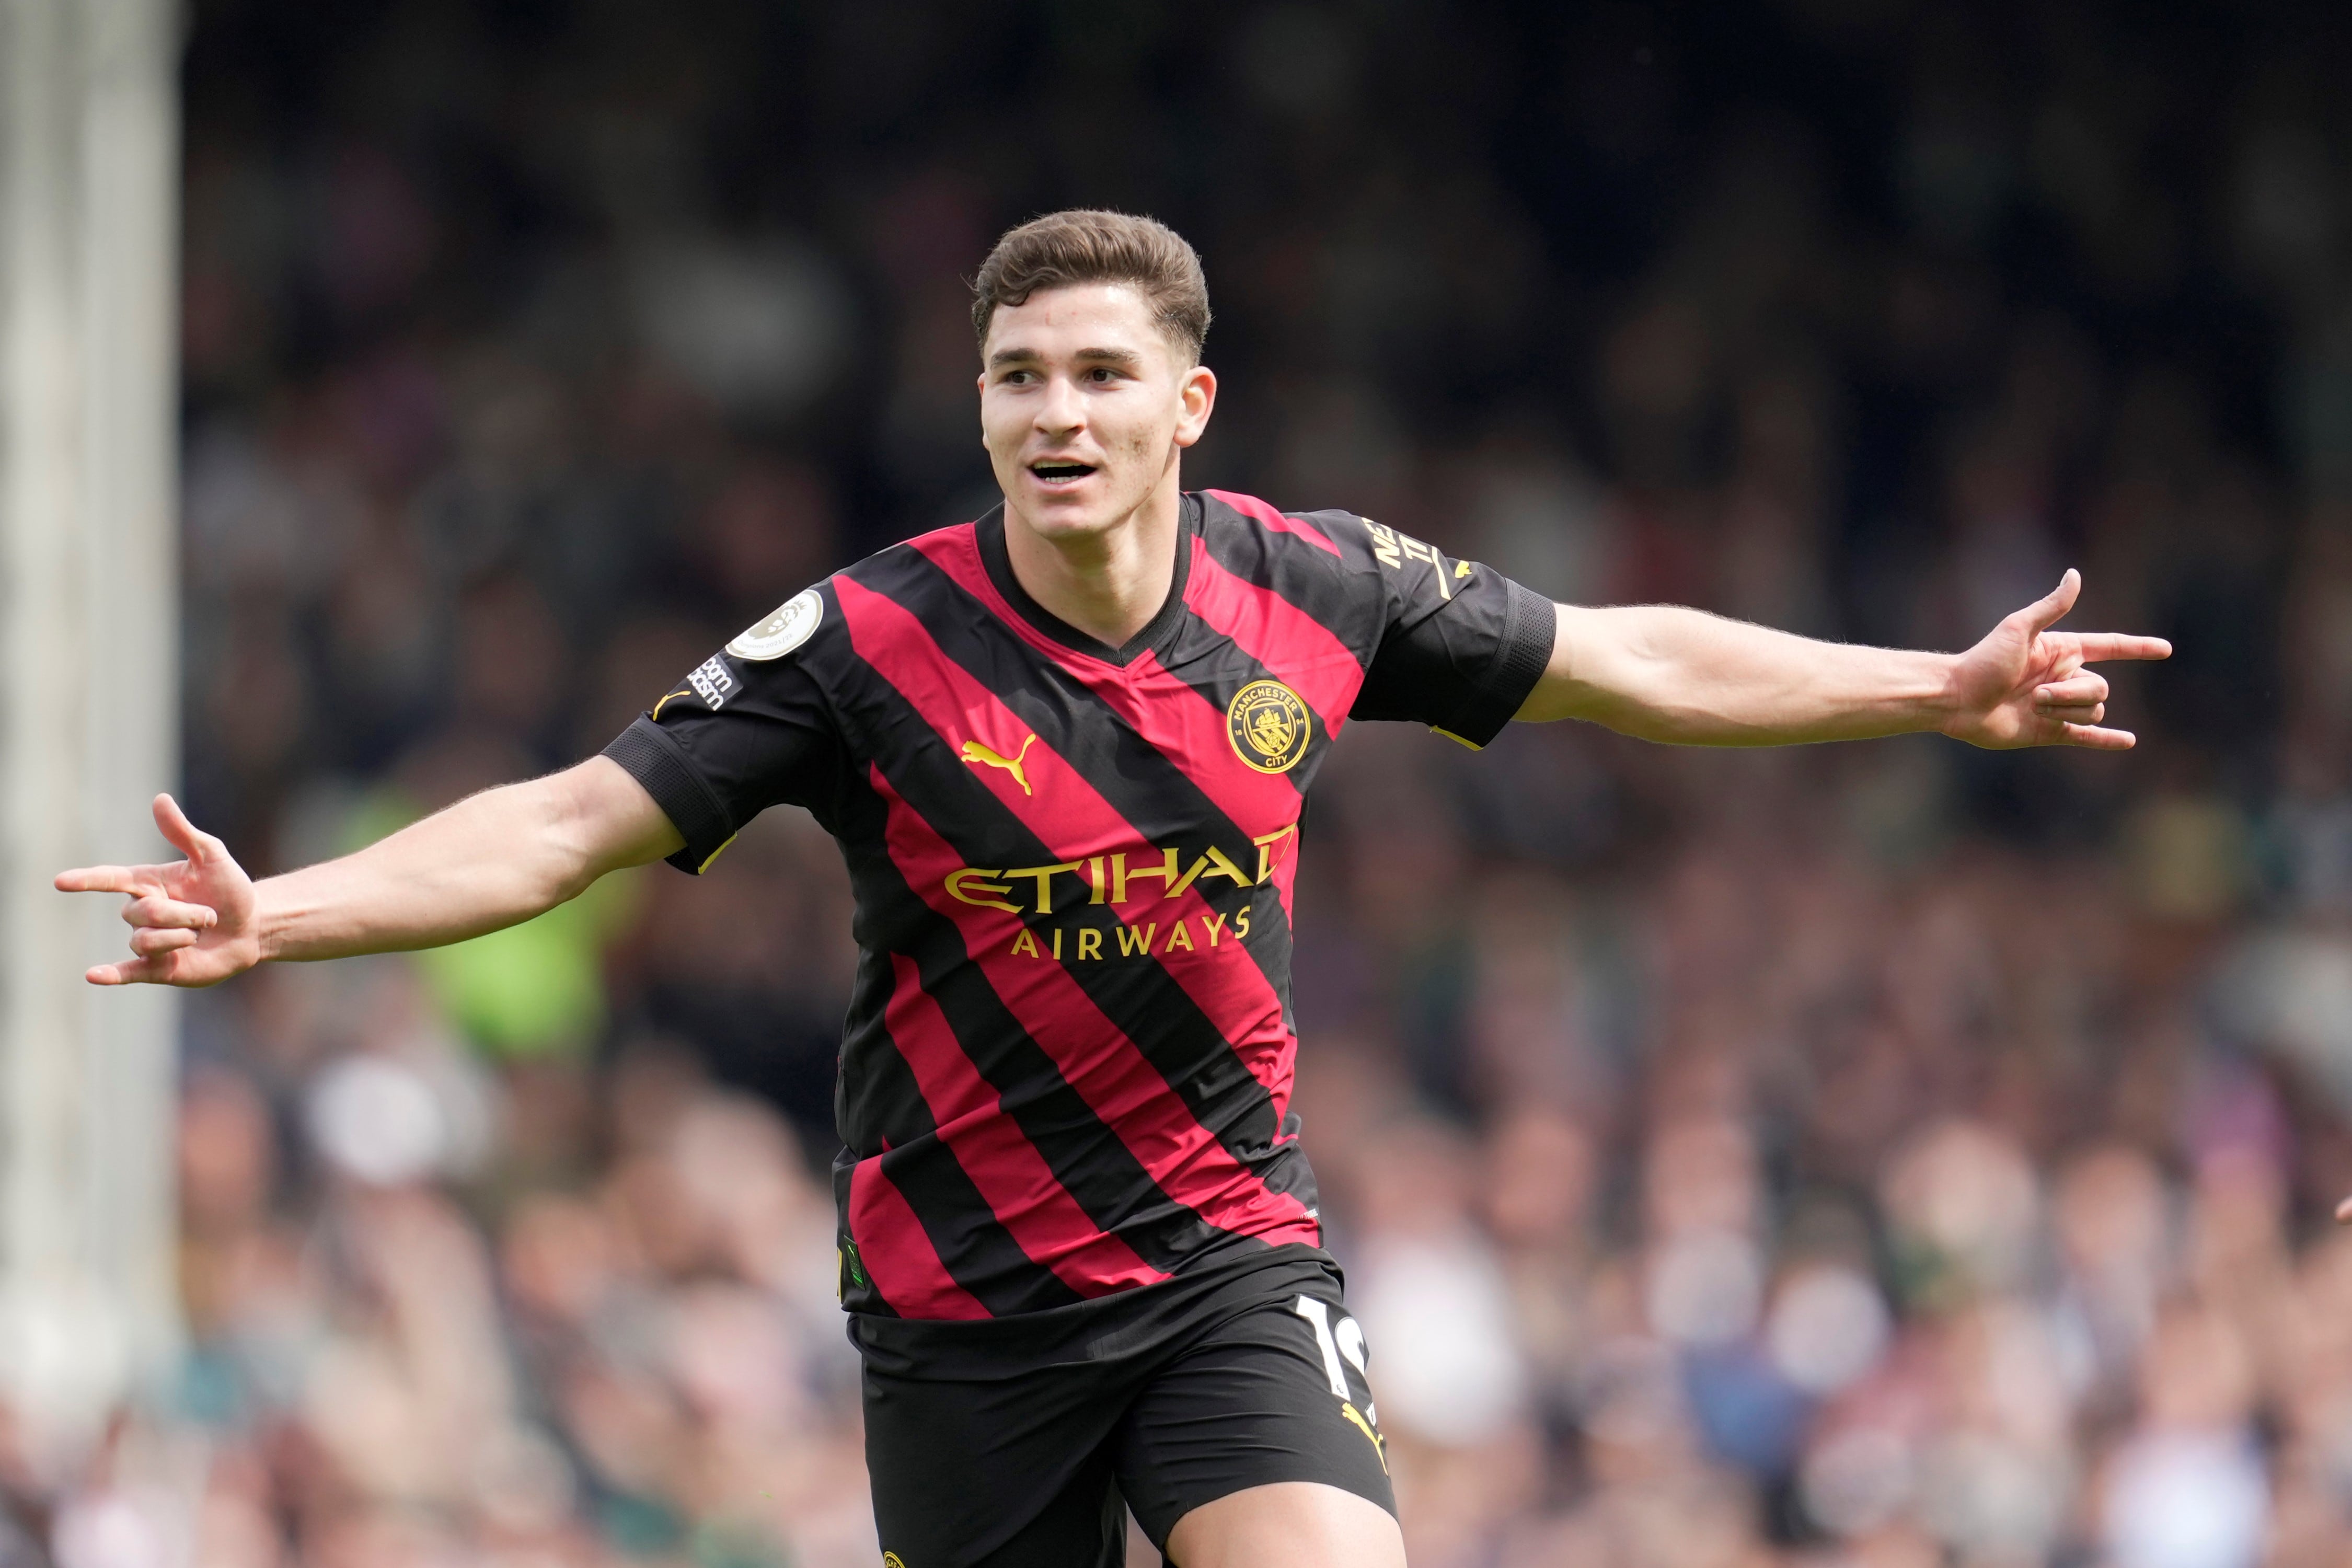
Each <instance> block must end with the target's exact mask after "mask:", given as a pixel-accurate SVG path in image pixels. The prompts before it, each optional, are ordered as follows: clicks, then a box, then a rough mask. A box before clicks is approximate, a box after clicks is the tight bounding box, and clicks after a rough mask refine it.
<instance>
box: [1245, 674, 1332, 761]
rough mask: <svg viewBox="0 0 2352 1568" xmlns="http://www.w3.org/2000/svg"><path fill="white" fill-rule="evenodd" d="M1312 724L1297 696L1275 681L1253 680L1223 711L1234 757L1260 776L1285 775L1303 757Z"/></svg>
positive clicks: (1311, 732) (1313, 725)
mask: <svg viewBox="0 0 2352 1568" xmlns="http://www.w3.org/2000/svg"><path fill="white" fill-rule="evenodd" d="M1314 732H1315V721H1314V720H1313V719H1312V718H1311V717H1309V716H1308V714H1307V704H1306V703H1304V702H1301V701H1300V700H1298V693H1297V692H1296V691H1293V690H1292V689H1290V688H1288V687H1287V686H1285V685H1284V684H1283V683H1282V682H1280V681H1279V680H1253V681H1251V682H1250V683H1249V684H1248V685H1247V686H1244V687H1243V688H1242V689H1240V690H1239V691H1236V692H1234V700H1233V701H1232V702H1230V703H1228V704H1227V705H1226V707H1225V734H1226V736H1227V738H1229V739H1230V740H1231V741H1232V742H1233V743H1234V755H1235V756H1237V757H1239V758H1240V759H1241V760H1242V761H1244V762H1245V763H1248V764H1249V765H1250V766H1252V767H1254V768H1255V769H1256V770H1257V771H1258V772H1260V773H1288V772H1289V771H1290V770H1291V769H1293V768H1295V767H1297V765H1298V759H1299V758H1301V757H1303V756H1305V755H1306V754H1307V741H1308V740H1309V739H1310V738H1311V737H1312V736H1313V734H1314Z"/></svg>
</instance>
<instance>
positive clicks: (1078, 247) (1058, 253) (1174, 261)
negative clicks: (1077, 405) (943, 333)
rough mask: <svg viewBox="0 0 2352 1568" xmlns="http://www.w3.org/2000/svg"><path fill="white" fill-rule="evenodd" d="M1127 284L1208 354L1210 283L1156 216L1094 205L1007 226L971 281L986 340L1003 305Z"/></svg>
mask: <svg viewBox="0 0 2352 1568" xmlns="http://www.w3.org/2000/svg"><path fill="white" fill-rule="evenodd" d="M1079 283H1126V284H1130V285H1132V286H1133V287H1134V288H1136V289H1139V290H1140V291H1141V293H1142V295H1143V298H1144V302H1145V303H1147V304H1149V305H1150V307H1151V310H1152V314H1153V316H1154V318H1155V319H1156V320H1157V321H1159V323H1160V331H1163V332H1166V333H1167V334H1168V336H1169V338H1170V339H1171V341H1173V342H1175V343H1176V344H1177V345H1178V346H1179V347H1181V348H1182V349H1183V350H1184V351H1185V352H1186V353H1189V354H1190V355H1191V356H1192V360H1193V361H1194V363H1198V362H1199V360H1200V358H1201V344H1202V342H1204V341H1205V340H1206V339H1207V338H1208V335H1209V281H1208V279H1206V278H1204V277H1202V274H1201V258H1200V257H1199V256H1198V255H1196V254H1195V253H1194V251H1193V249H1192V247H1191V246H1190V245H1187V244H1186V243H1185V242H1184V237H1183V236H1182V235H1181V234H1178V233H1177V232H1176V231H1175V230H1174V229H1172V228H1170V227H1169V226H1167V225H1166V224H1164V223H1161V222H1160V221H1159V220H1158V219H1156V218H1148V217H1136V216H1132V215H1130V214H1128V213H1115V212H1106V211H1103V210H1101V209H1099V208H1094V207H1073V208H1071V209H1070V210H1069V211H1067V212H1057V213H1047V214H1046V215H1045V216H1044V217H1033V218H1031V219H1030V220H1029V221H1028V222H1027V223H1024V224H1023V225H1021V226H1019V227H1018V228H1013V229H1007V230H1006V231H1005V234H1004V237H1003V239H1000V240H998V241H997V242H996V248H995V249H993V250H992V251H990V252H989V253H988V259H987V260H986V261H983V262H982V263H981V264H980V276H979V277H977V278H975V279H972V281H971V324H972V328H973V330H974V331H977V332H978V333H979V334H980V340H981V342H987V341H988V323H989V321H990V320H991V319H992V318H993V317H994V316H995V314H996V308H997V307H998V306H999V305H1022V304H1026V303H1027V302H1028V300H1029V296H1030V295H1032V294H1034V293H1036V292H1038V291H1039V290H1040V289H1067V288H1070V287H1072V286H1073V285H1075V284H1079Z"/></svg>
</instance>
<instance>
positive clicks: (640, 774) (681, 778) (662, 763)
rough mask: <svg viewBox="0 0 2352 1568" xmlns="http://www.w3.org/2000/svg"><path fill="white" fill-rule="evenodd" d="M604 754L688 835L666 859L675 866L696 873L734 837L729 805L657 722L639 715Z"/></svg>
mask: <svg viewBox="0 0 2352 1568" xmlns="http://www.w3.org/2000/svg"><path fill="white" fill-rule="evenodd" d="M604 755H606V756H608V757H610V758H612V759H613V760H614V762H616V763H620V764H621V766H622V767H624V768H625V769H627V770H628V773H629V776H630V777H631V778H633V779H635V780H636V781H637V782H638V783H639V784H643V785H645V786H646V794H647V795H652V796H653V797H654V804H655V805H658V806H660V807H661V808H662V811H663V813H664V814H665V815H666V816H668V818H669V820H670V826H673V827H675V828H677V831H678V835H679V837H683V838H684V839H685V840H686V847H685V848H683V849H681V850H679V851H678V852H677V854H675V855H672V856H671V857H670V858H669V863H670V864H671V865H673V866H675V867H677V868H678V869H679V870H681V871H685V872H688V873H690V874H692V875H695V876H699V875H701V873H702V868H703V867H705V866H707V865H709V863H710V860H711V858H712V857H713V856H715V855H717V854H718V853H719V851H720V850H721V849H724V848H725V847H727V843H728V841H729V840H730V839H731V838H733V837H735V825H734V824H733V823H732V822H731V821H730V820H729V819H728V816H727V808H726V807H725V806H723V805H720V804H719V796H718V795H716V794H715V793H714V792H713V791H712V790H711V788H710V786H709V784H705V783H703V782H702V775H701V774H700V773H696V772H695V771H694V764H692V763H689V762H688V761H687V760H686V754H685V753H684V752H681V751H679V750H678V745H677V742H676V741H673V740H671V739H670V738H669V737H668V736H667V735H666V734H664V733H662V731H661V727H660V726H659V725H657V724H656V723H655V722H654V721H652V720H651V719H648V718H646V716H645V715H643V714H639V715H638V716H637V721H636V722H635V723H634V724H631V725H630V726H629V727H628V728H627V729H625V730H624V731H621V732H620V733H619V734H617V735H615V736H614V737H613V742H612V744H610V745H608V746H606V747H605V748H604Z"/></svg>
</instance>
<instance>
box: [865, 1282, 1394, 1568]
mask: <svg viewBox="0 0 2352 1568" xmlns="http://www.w3.org/2000/svg"><path fill="white" fill-rule="evenodd" d="M1339 1289H1340V1275H1339V1267H1338V1265H1336V1264H1334V1263H1333V1262H1332V1261H1331V1259H1330V1258H1329V1256H1328V1254H1326V1253H1324V1252H1322V1251H1320V1250H1318V1249H1317V1248H1314V1247H1298V1246H1290V1247H1276V1248H1273V1249H1272V1250H1270V1251H1265V1252H1255V1253H1251V1254H1248V1255H1246V1256H1245V1257H1244V1258H1240V1259H1238V1260H1234V1261H1231V1262H1219V1263H1213V1264H1211V1265H1208V1266H1205V1267H1203V1268H1200V1269H1197V1270H1195V1271H1193V1272H1192V1273H1188V1274H1184V1275H1181V1276H1179V1277H1178V1278H1176V1279H1171V1280H1168V1281H1166V1282H1165V1283H1162V1284H1159V1285H1150V1286H1145V1287H1143V1288H1142V1289H1136V1290H1128V1291H1122V1292H1121V1293H1119V1294H1118V1295H1115V1296H1108V1297H1104V1298H1102V1299H1100V1300H1093V1301H1084V1302H1080V1303H1078V1304H1077V1305H1076V1306H1070V1307H1057V1308H1055V1309H1054V1310H1051V1311H1045V1312H1031V1313H1025V1314H1024V1315H1022V1316H1020V1317H1014V1318H997V1319H991V1320H988V1321H960V1322H938V1321H921V1322H916V1321H906V1320H902V1319H896V1318H881V1317H873V1316H868V1315H864V1314H860V1315H858V1316H856V1317H853V1318H852V1319H851V1321H850V1335H849V1337H850V1339H851V1341H852V1342H854V1343H855V1344H856V1346H857V1348H858V1351H859V1353H860V1354H861V1355H862V1356H863V1357H864V1359H865V1377H866V1469H867V1470H868V1472H870V1474H871V1476H872V1479H873V1486H874V1515H875V1522H876V1524H877V1526H879V1528H880V1531H881V1535H882V1546H883V1550H884V1553H885V1555H884V1558H883V1561H884V1562H885V1563H891V1564H895V1565H898V1568H982V1565H983V1564H1002V1565H1003V1568H1096V1565H1097V1564H1103V1565H1116V1564H1118V1563H1122V1562H1124V1561H1125V1559H1126V1554H1127V1521H1126V1519H1125V1518H1124V1514H1125V1511H1126V1510H1127V1509H1129V1508H1132V1509H1133V1510H1135V1517H1136V1519H1137V1520H1138V1521H1139V1522H1140V1523H1141V1524H1142V1526H1143V1529H1144V1531H1145V1533H1146V1534H1148V1535H1150V1537H1151V1540H1152V1541H1153V1542H1154V1543H1155V1544H1157V1545H1159V1546H1160V1548H1161V1549H1162V1550H1163V1551H1164V1550H1165V1549H1166V1547H1167V1543H1168V1532H1169V1531H1171V1530H1173V1529H1174V1528H1175V1526H1176V1521H1178V1520H1180V1519H1181V1518H1183V1517H1184V1515H1185V1514H1186V1513H1188V1512H1190V1511H1191V1510H1193V1509H1196V1508H1198V1507H1200V1506H1201V1505H1202V1503H1206V1502H1213V1501H1214V1500H1217V1499H1218V1498H1221V1497H1223V1496H1226V1495H1227V1494H1228V1493H1231V1492H1236V1491H1240V1490H1241V1489H1244V1488H1245V1487H1255V1486H1263V1485H1265V1484H1266V1483H1268V1482H1272V1481H1322V1482H1325V1483H1327V1484H1328V1485H1331V1486H1335V1487H1340V1488H1343V1489H1346V1490H1348V1491H1351V1492H1354V1493H1355V1494H1356V1495H1357V1496H1359V1497H1363V1498H1369V1499H1370V1500H1372V1501H1373V1502H1376V1503H1378V1504H1380V1506H1381V1507H1382V1508H1384V1509H1386V1510H1389V1512H1391V1514H1393V1513H1394V1512H1395V1511H1396V1497H1395V1494H1394V1493H1393V1492H1392V1491H1391V1489H1390V1487H1389V1477H1388V1459H1387V1456H1386V1454H1385V1453H1384V1451H1383V1444H1382V1442H1381V1437H1380V1435H1379V1429H1378V1427H1377V1426H1375V1425H1374V1412H1373V1407H1372V1399H1371V1392H1370V1388H1369V1387H1368V1386H1367V1385H1366V1384H1365V1381H1364V1371H1363V1368H1364V1361H1365V1355H1364V1342H1363V1335H1362V1333H1361V1331H1360V1330H1358V1329H1357V1327H1356V1324H1355V1321H1354V1320H1352V1319H1351V1318H1349V1316H1348V1315H1347V1313H1346V1311H1345V1310H1342V1308H1341V1306H1340V1294H1339ZM1122 1505H1124V1506H1122Z"/></svg>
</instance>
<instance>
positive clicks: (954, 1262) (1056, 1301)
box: [858, 1030, 1085, 1318]
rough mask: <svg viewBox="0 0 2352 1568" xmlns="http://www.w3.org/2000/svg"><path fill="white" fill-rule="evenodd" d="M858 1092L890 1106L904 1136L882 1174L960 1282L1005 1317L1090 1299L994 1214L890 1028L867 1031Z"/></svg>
mask: <svg viewBox="0 0 2352 1568" xmlns="http://www.w3.org/2000/svg"><path fill="white" fill-rule="evenodd" d="M858 1076H859V1078H860V1079H861V1080H862V1081H861V1083H860V1085H859V1088H858V1092H859V1093H860V1094H866V1095H872V1096H873V1097H875V1098H876V1099H877V1100H883V1101H886V1102H887V1103H888V1104H889V1105H890V1107H891V1108H892V1115H891V1118H890V1120H891V1121H892V1122H893V1123H894V1124H895V1125H896V1127H897V1128H898V1132H899V1133H900V1136H898V1137H894V1138H893V1139H892V1140H891V1141H890V1143H891V1146H890V1147H889V1148H888V1149H887V1151H885V1152H884V1153H883V1154H882V1156H881V1162H882V1173H883V1174H884V1175H885V1176H887V1177H888V1178H889V1179H890V1184H891V1185H893V1186H895V1187H897V1188H898V1191H899V1194H901V1195H902V1196H904V1197H905V1198H906V1200H907V1204H908V1207H910V1208H912V1209H913V1210H914V1211H915V1217H916V1219H917V1220H918V1221H919V1222H920V1224H921V1225H922V1227H923V1231H924V1234H925V1235H926V1236H927V1237H929V1240H930V1245H931V1247H932V1249H933V1250H934V1251H936V1252H937V1253H938V1254H939V1255H940V1262H941V1263H943V1264H945V1265H946V1266H947V1271H948V1273H949V1274H950V1276H951V1277H952V1278H953V1279H954V1280H955V1282H956V1283H957V1284H959V1285H961V1286H962V1287H963V1288H964V1289H966V1290H968V1291H970V1292H971V1295H972V1297H973V1299H974V1300H978V1301H979V1302H980V1304H981V1305H982V1306H983V1307H985V1308H987V1309H988V1310H989V1312H990V1314H991V1315H992V1316H995V1317H999V1318H1002V1317H1005V1316H1007V1315H1009V1314H1011V1313H1014V1312H1034V1311H1037V1310H1042V1309H1044V1308H1047V1307H1063V1306H1068V1305H1070V1304H1071V1303H1073V1302H1076V1301H1079V1300H1084V1299H1085V1298H1083V1297H1081V1296H1080V1295H1079V1294H1078V1293H1077V1292H1076V1291H1075V1290H1073V1289H1070V1288H1069V1287H1068V1286H1067V1285H1066V1284H1064V1283H1063V1282H1062V1281H1061V1279H1060V1278H1059V1277H1058V1276H1056V1275H1055V1273H1054V1271H1053V1270H1052V1269H1050V1268H1046V1267H1045V1265H1044V1264H1042V1263H1038V1262H1035V1261H1034V1260H1032V1259H1031V1258H1030V1257H1029V1255H1028V1254H1027V1253H1026V1252H1024V1251H1023V1250H1022V1249H1021V1244H1020V1243H1019V1242H1017V1241H1015V1240H1014V1239H1013V1233H1012V1232H1011V1231H1009V1230H1007V1229H1005V1228H1004V1226H1003V1222H1002V1221H1000V1220H999V1219H998V1218H997V1217H996V1211H995V1210H994V1209H993V1208H992V1207H991V1206H990V1205H989V1202H988V1199H987V1198H986V1197H985V1196H984V1195H983V1194H982V1193H981V1190H980V1188H979V1187H978V1186H977V1185H975V1184H973V1182H972V1179H971V1173H969V1172H967V1171H966V1170H965V1169H964V1168H963V1166H962V1164H961V1163H960V1162H959V1161H958V1160H957V1159H956V1155H955V1151H954V1150H953V1149H951V1148H950V1147H949V1146H948V1142H947V1140H945V1139H944V1138H941V1137H940V1130H939V1125H938V1123H937V1122H936V1121H933V1120H932V1117H931V1110H930V1107H929V1105H928V1104H926V1103H925V1102H924V1100H923V1095H922V1090H921V1089H920V1087H919V1086H918V1085H917V1083H916V1082H915V1075H914V1069H913V1068H909V1067H908V1065H907V1061H906V1058H905V1057H904V1056H903V1055H901V1054H900V1052H899V1049H898V1042H897V1041H895V1040H893V1039H891V1038H890V1037H889V1034H888V1032H887V1030H874V1031H868V1032H867V1034H866V1037H865V1038H863V1039H861V1040H860V1041H859V1042H858Z"/></svg>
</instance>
